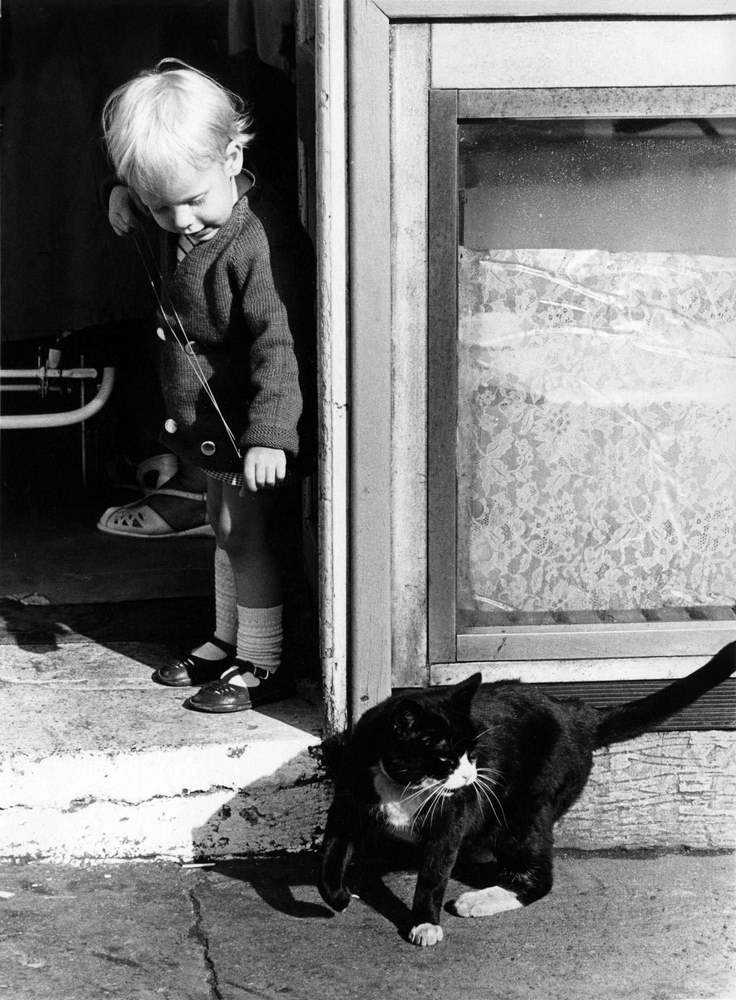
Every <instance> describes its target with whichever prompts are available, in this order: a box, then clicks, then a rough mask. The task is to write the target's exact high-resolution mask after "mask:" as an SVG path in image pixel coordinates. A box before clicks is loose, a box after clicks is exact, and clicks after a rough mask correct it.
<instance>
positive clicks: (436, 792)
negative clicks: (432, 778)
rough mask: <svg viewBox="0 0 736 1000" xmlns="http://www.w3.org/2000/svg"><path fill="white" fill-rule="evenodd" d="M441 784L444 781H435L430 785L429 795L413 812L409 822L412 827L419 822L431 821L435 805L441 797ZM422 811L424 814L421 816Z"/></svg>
mask: <svg viewBox="0 0 736 1000" xmlns="http://www.w3.org/2000/svg"><path fill="white" fill-rule="evenodd" d="M443 784H444V783H443V782H441V781H436V782H435V783H434V784H433V785H431V786H430V792H429V795H428V796H427V798H426V799H425V800H424V802H422V803H421V804H420V806H419V808H418V809H417V811H416V812H415V813H414V817H413V819H412V822H411V825H412V829H413V828H414V827H415V826H416V825H417V824H418V823H420V822H421V823H422V824H423V823H425V822H427V821H428V822H429V823H431V822H432V815H433V813H434V810H435V808H436V806H437V802H438V801H439V799H440V798H441V797H442V787H443ZM422 813H425V815H424V816H422Z"/></svg>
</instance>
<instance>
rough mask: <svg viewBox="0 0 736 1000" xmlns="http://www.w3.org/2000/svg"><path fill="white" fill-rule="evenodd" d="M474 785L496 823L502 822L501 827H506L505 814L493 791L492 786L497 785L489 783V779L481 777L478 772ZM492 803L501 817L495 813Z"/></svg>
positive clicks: (494, 782) (492, 782)
mask: <svg viewBox="0 0 736 1000" xmlns="http://www.w3.org/2000/svg"><path fill="white" fill-rule="evenodd" d="M475 784H476V785H477V787H478V788H479V790H480V791H481V792H482V793H483V795H484V796H485V798H486V801H487V802H488V805H489V806H490V807H491V812H492V813H493V815H494V817H495V819H496V822H497V823H500V822H501V821H502V820H503V825H504V826H508V821H507V820H506V814H505V812H504V809H503V806H502V805H501V800H500V798H499V797H498V795H497V794H496V792H495V791H494V785H497V784H498V782H496V781H491V780H490V779H489V778H486V777H484V775H482V774H481V773H480V772H479V773H478V776H477V780H476V782H475ZM494 802H495V803H496V805H497V806H498V808H499V811H500V813H501V817H499V815H498V813H497V812H496V809H495V806H494V804H493V803H494Z"/></svg>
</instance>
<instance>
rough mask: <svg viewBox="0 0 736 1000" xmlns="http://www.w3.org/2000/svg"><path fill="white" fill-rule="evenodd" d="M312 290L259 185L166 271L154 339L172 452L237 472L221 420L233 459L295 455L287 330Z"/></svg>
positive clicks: (301, 238) (303, 260)
mask: <svg viewBox="0 0 736 1000" xmlns="http://www.w3.org/2000/svg"><path fill="white" fill-rule="evenodd" d="M169 250H170V253H171V254H172V255H173V254H174V252H175V240H171V241H170V247H169ZM311 291H313V259H312V255H311V246H310V245H309V244H308V240H306V237H305V235H304V233H303V231H301V230H300V229H298V228H297V227H296V226H295V225H294V224H293V223H292V222H291V221H290V220H288V219H287V217H286V216H283V215H282V214H281V213H280V211H279V210H278V209H277V207H276V206H275V205H274V204H271V203H269V202H268V200H267V199H265V198H264V197H263V196H262V193H261V191H260V189H259V188H258V187H254V188H251V190H249V191H248V192H247V193H246V194H244V195H243V196H242V197H241V198H240V199H239V200H238V201H237V202H236V204H235V205H234V207H233V211H232V214H231V216H230V218H229V220H228V221H227V222H226V223H225V224H224V225H223V226H222V227H221V228H220V229H219V230H218V232H217V233H216V234H215V236H214V237H212V239H210V240H208V241H206V242H203V243H200V244H198V245H196V246H195V247H194V248H193V249H192V250H190V252H189V253H188V254H187V256H186V257H185V258H184V259H183V260H182V261H180V263H179V264H178V265H174V266H172V267H171V268H170V269H169V278H168V279H167V281H166V284H165V291H164V294H163V295H162V302H163V306H164V310H165V313H166V315H165V321H164V322H163V323H161V324H160V326H159V331H158V334H159V338H162V337H163V338H164V339H161V340H160V357H159V371H160V377H161V386H162V390H163V396H164V401H165V404H166V410H167V420H166V423H165V425H164V431H163V433H162V436H161V439H162V441H163V442H164V443H165V444H166V445H167V446H168V447H169V448H171V450H172V451H174V452H175V453H176V454H177V455H179V456H180V457H181V458H184V459H187V460H189V461H191V462H193V463H194V464H196V465H199V466H200V467H202V468H204V469H209V470H212V471H218V472H242V458H241V457H239V456H238V455H237V452H236V450H235V447H234V445H233V444H232V442H231V441H230V440H229V438H228V435H227V432H226V429H225V426H224V423H223V418H224V421H225V422H226V423H227V425H228V427H229V428H230V430H231V432H232V434H233V435H234V437H235V440H236V441H237V443H238V446H239V449H240V451H241V453H242V455H244V454H245V451H246V450H247V449H248V448H250V447H252V446H256V445H261V446H265V447H268V448H278V449H282V450H283V451H285V452H286V453H287V455H288V456H290V457H291V458H293V457H295V456H296V455H297V453H298V451H299V433H298V429H297V425H298V421H299V417H300V414H301V411H302V394H301V391H300V385H299V366H298V364H297V356H296V351H295V347H294V339H293V336H292V330H291V326H292V325H296V326H297V327H301V328H305V327H306V328H308V327H309V326H310V319H311V316H312V313H313V305H312V303H311V301H310V298H311V295H310V292H311ZM172 307H173V308H172ZM290 321H291V322H290ZM180 324H181V326H180ZM181 327H183V329H184V330H185V331H186V335H187V337H188V339H189V340H190V341H191V347H190V348H189V349H188V350H186V351H185V350H183V349H182V347H181V345H180V344H179V343H177V341H176V339H175V337H174V336H173V334H172V330H173V331H175V332H177V333H179V332H180V330H181ZM196 364H198V366H199V367H200V369H201V372H202V375H203V377H204V378H205V379H206V381H207V382H208V383H209V386H210V389H211V391H212V394H213V396H214V399H215V401H216V403H217V406H218V407H219V408H220V411H221V413H222V417H220V415H219V414H218V413H217V410H216V408H215V406H214V405H213V402H212V401H211V399H210V398H209V397H208V395H207V393H206V392H205V391H204V389H203V388H202V385H201V383H200V381H199V379H198V377H197V374H196V372H195V369H194V365H196Z"/></svg>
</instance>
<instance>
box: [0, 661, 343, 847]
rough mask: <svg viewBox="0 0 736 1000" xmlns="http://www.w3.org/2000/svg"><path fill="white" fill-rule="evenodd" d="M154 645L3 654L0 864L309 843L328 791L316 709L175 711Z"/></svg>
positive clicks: (178, 694) (178, 698)
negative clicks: (160, 679)
mask: <svg viewBox="0 0 736 1000" xmlns="http://www.w3.org/2000/svg"><path fill="white" fill-rule="evenodd" d="M168 655H170V653H169V652H168V648H167V647H166V646H165V645H163V644H156V643H145V644H136V643H107V644H106V645H105V646H103V645H100V644H99V643H83V642H75V643H67V644H65V643H61V644H59V645H55V644H51V648H42V647H40V646H38V645H33V646H30V647H29V648H23V647H22V646H12V645H4V646H3V647H2V664H1V665H0V714H1V717H2V718H4V719H6V720H11V719H12V720H13V724H12V725H6V726H4V727H2V730H1V731H0V858H5V859H19V858H21V859H23V858H39V859H45V860H50V861H56V862H65V861H71V860H76V861H89V860H106V859H126V858H129V859H133V858H168V859H179V860H191V859H193V858H197V857H202V856H204V857H225V856H230V855H233V854H258V853H263V852H265V853H270V852H273V851H279V850H286V851H296V850H303V849H304V848H309V847H312V846H313V845H314V844H315V842H316V840H317V838H318V836H319V830H320V825H321V822H322V818H323V815H324V812H325V809H326V796H327V789H326V788H325V787H324V784H323V783H322V782H321V781H320V780H319V775H318V773H317V768H316V763H315V761H314V760H313V759H312V757H311V756H310V754H309V748H310V747H312V746H314V745H315V744H316V743H318V742H319V740H320V733H319V726H320V721H321V710H320V708H319V706H316V705H314V704H310V703H309V702H307V701H305V700H303V699H299V698H295V699H293V700H291V701H288V702H283V703H281V704H278V705H275V706H273V707H266V708H264V709H263V710H261V711H258V712H241V713H235V714H232V715H217V716H210V715H205V714H202V713H198V712H191V711H186V710H184V709H182V707H181V705H182V702H183V700H184V698H186V697H187V695H188V694H190V693H191V692H190V689H188V688H184V689H181V688H180V689H172V688H165V687H161V686H160V685H156V684H153V683H151V680H150V677H151V673H152V671H153V670H154V669H155V668H156V666H158V665H159V664H160V663H162V662H164V660H165V658H166V656H168Z"/></svg>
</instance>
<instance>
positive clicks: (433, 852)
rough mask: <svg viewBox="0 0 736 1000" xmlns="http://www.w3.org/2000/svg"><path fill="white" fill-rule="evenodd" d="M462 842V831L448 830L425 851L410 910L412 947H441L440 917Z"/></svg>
mask: <svg viewBox="0 0 736 1000" xmlns="http://www.w3.org/2000/svg"><path fill="white" fill-rule="evenodd" d="M460 839H461V838H460V836H459V831H456V830H446V831H444V834H443V835H442V836H441V837H440V838H438V839H437V840H436V841H434V842H433V843H430V844H428V845H427V846H426V848H425V853H424V857H423V859H422V863H421V865H420V867H419V876H418V878H417V886H416V889H415V891H414V902H413V904H412V908H411V916H412V927H411V930H410V931H409V935H408V937H409V941H411V943H412V944H416V945H419V946H420V947H422V948H427V947H431V946H432V945H435V944H439V942H440V941H441V940H442V939H443V937H444V933H443V931H442V928H441V927H440V914H441V912H442V904H443V902H444V899H445V892H446V891H447V883H448V882H449V880H450V875H451V874H452V869H453V868H454V867H455V862H456V861H457V854H458V847H459V844H460Z"/></svg>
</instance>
